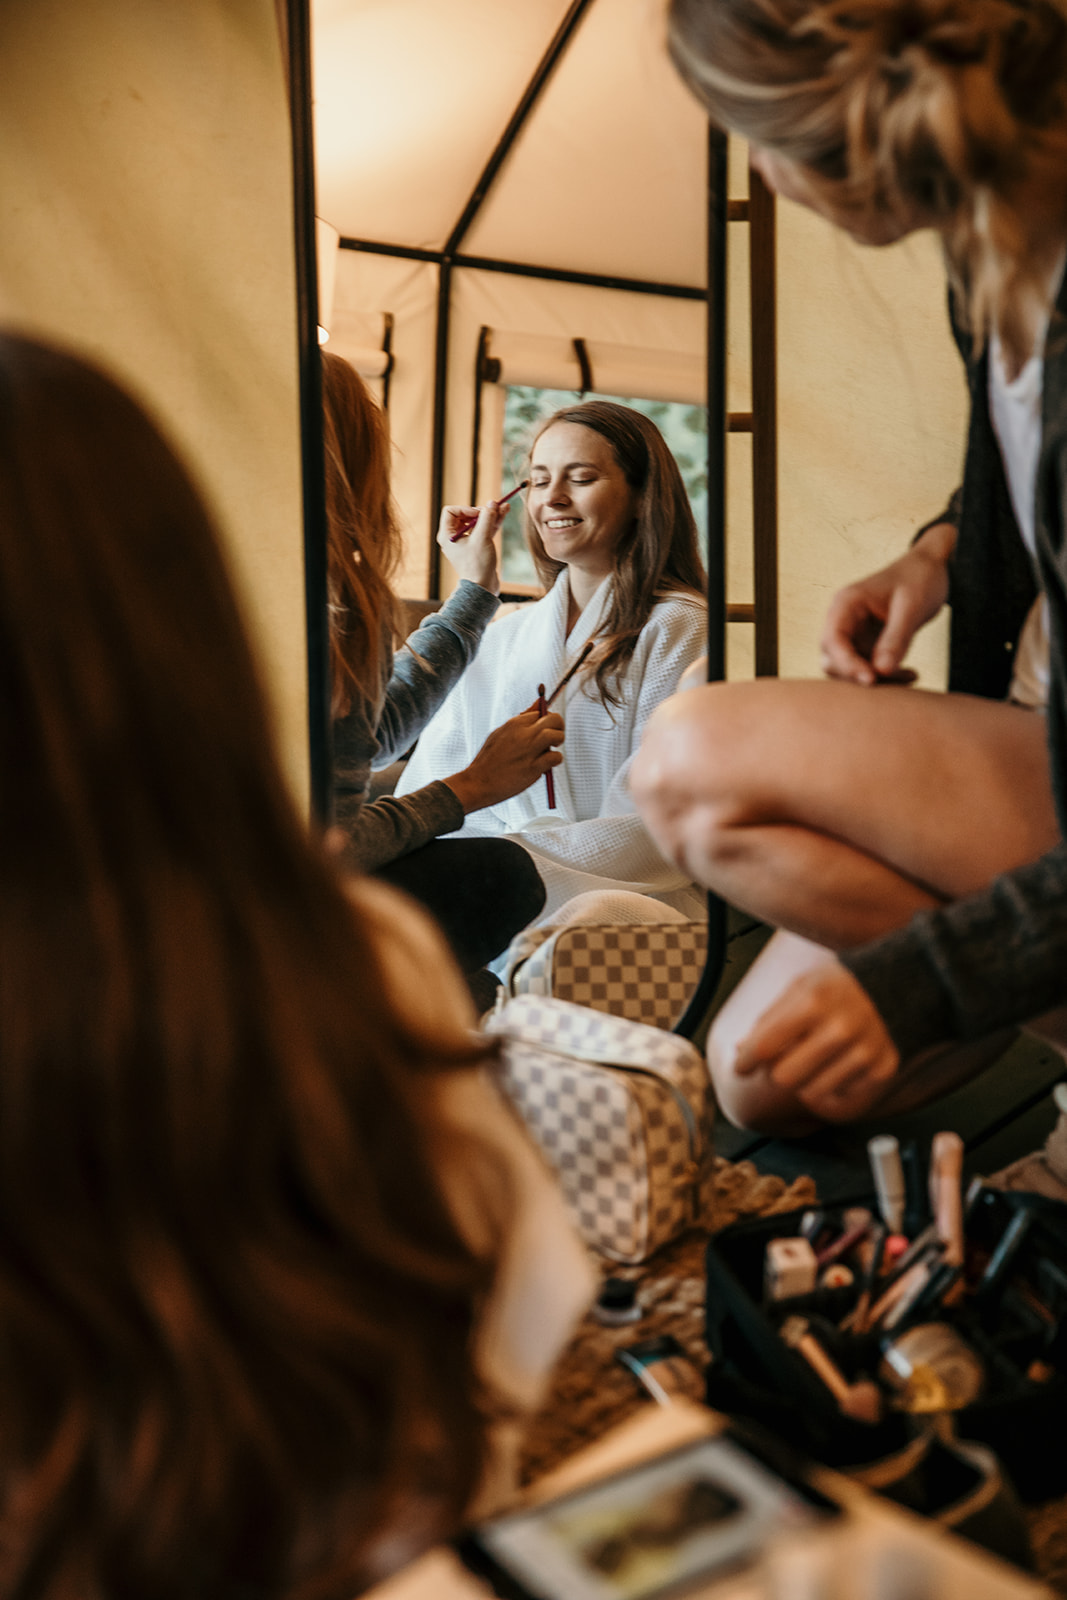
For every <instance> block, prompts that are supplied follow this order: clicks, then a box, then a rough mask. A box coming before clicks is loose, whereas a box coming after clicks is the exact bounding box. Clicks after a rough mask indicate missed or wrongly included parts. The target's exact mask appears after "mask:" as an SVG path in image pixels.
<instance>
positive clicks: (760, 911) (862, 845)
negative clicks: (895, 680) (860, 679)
mask: <svg viewBox="0 0 1067 1600" xmlns="http://www.w3.org/2000/svg"><path fill="white" fill-rule="evenodd" d="M632 790H633V794H634V798H635V800H636V801H637V805H638V809H639V810H640V811H641V814H642V816H643V817H644V819H645V822H646V823H647V825H648V827H649V830H650V832H651V833H652V835H653V837H654V838H655V839H656V841H657V843H658V844H659V846H660V848H661V849H662V850H663V851H664V852H665V854H666V855H667V856H668V857H669V858H670V859H672V860H673V861H675V862H677V864H678V865H679V866H680V867H681V868H682V869H683V870H684V871H686V872H687V873H688V874H689V875H690V876H691V877H692V878H694V879H695V881H697V882H698V883H702V884H704V885H706V886H707V887H709V888H712V889H714V890H716V891H717V892H718V893H719V894H721V895H722V896H723V897H724V898H725V899H727V900H728V901H730V902H731V903H732V904H733V905H736V906H739V907H741V908H743V909H744V910H746V911H749V912H751V913H752V914H753V915H755V916H758V917H761V918H762V919H763V920H764V921H766V922H770V923H773V924H774V925H776V926H778V927H784V928H788V929H790V930H792V931H793V932H795V933H798V934H801V935H803V936H804V937H806V938H808V939H812V940H814V941H816V942H818V943H820V944H824V945H827V946H829V947H830V948H832V949H841V948H847V947H848V946H850V945H856V944H862V943H865V942H866V941H867V940H869V939H872V938H877V937H878V936H879V935H881V934H883V933H886V932H888V931H890V930H891V929H893V928H895V927H899V926H901V925H902V924H903V923H905V922H907V921H908V920H909V919H910V917H911V916H912V915H913V913H914V912H916V911H918V910H923V909H926V908H928V907H930V906H933V905H936V904H939V903H942V902H944V901H946V900H950V899H956V898H959V897H960V896H963V895H966V894H969V893H971V892H973V891H975V890H977V889H980V888H982V887H983V886H984V885H985V884H986V883H988V882H989V881H990V880H991V879H992V878H993V877H995V876H996V875H997V873H999V872H1003V871H1006V870H1009V869H1010V868H1012V867H1015V866H1019V865H1021V864H1022V863H1024V862H1026V861H1030V860H1033V859H1034V858H1036V857H1037V856H1039V855H1041V854H1042V853H1043V852H1044V851H1045V850H1047V849H1050V848H1051V846H1052V845H1053V844H1054V843H1056V841H1057V839H1058V838H1059V830H1058V827H1057V823H1056V816H1055V811H1054V807H1053V802H1052V792H1051V785H1050V782H1049V775H1048V757H1047V752H1046V748H1045V728H1044V720H1043V718H1041V717H1040V716H1038V715H1037V714H1035V713H1034V712H1032V711H1027V710H1024V709H1022V708H1020V707H1018V706H1011V705H1007V704H1003V703H1001V702H996V701H989V700H982V699H978V698H976V697H972V696H969V695H941V694H931V693H926V692H924V691H923V690H919V689H904V688H900V687H898V686H896V685H889V684H887V685H881V686H879V687H878V688H875V689H866V688H860V687H859V686H857V685H855V684H848V683H838V682H818V681H797V682H791V681H786V680H771V679H759V680H757V681H756V682H753V683H736V684H708V685H705V686H704V687H702V688H699V689H693V690H691V691H689V692H688V693H686V694H684V695H678V696H675V697H674V698H672V699H671V700H669V701H666V702H665V703H664V704H663V705H662V706H660V708H659V709H658V710H657V711H656V713H655V714H654V716H653V717H652V719H651V720H650V722H649V725H648V728H647V730H646V733H645V738H644V741H643V744H642V747H641V750H640V752H639V753H638V756H637V758H636V761H635V764H634V768H633V773H632Z"/></svg>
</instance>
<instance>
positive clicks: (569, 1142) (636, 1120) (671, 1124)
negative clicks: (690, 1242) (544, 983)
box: [485, 995, 713, 1262]
mask: <svg viewBox="0 0 1067 1600" xmlns="http://www.w3.org/2000/svg"><path fill="white" fill-rule="evenodd" d="M485 1028H486V1031H487V1032H489V1033H492V1034H497V1035H499V1036H500V1037H501V1039H502V1041H503V1043H502V1051H501V1067H500V1074H501V1086H502V1088H503V1090H504V1092H505V1093H506V1094H507V1095H508V1097H509V1098H510V1099H511V1100H512V1102H513V1103H514V1105H515V1106H516V1107H517V1109H518V1111H519V1113H520V1114H521V1116H522V1117H523V1120H524V1121H525V1123H526V1125H527V1127H528V1128H529V1130H530V1133H531V1134H532V1135H533V1137H534V1139H535V1140H536V1141H537V1143H538V1144H539V1145H540V1147H541V1149H542V1151H543V1152H544V1155H545V1157H546V1159H547V1160H548V1162H549V1164H550V1165H551V1166H552V1167H553V1168H554V1169H555V1171H556V1174H557V1176H558V1177H559V1182H560V1187H561V1189H562V1192H563V1198H564V1200H565V1201H566V1203H567V1205H568V1207H569V1209H570V1212H571V1215H572V1217H573V1219H574V1222H575V1224H576V1226H577V1228H578V1231H579V1232H580V1233H581V1235H582V1237H583V1238H584V1239H585V1242H586V1243H587V1244H588V1245H589V1246H590V1247H591V1248H592V1249H593V1250H596V1251H598V1252H599V1254H601V1255H604V1256H609V1257H611V1259H612V1260H614V1261H626V1262H636V1261H643V1260H645V1258H646V1257H647V1256H650V1255H651V1254H652V1252H653V1251H654V1250H658V1249H659V1247H660V1246H661V1245H663V1244H666V1243H667V1242H668V1241H669V1240H670V1239H673V1238H674V1237H675V1236H676V1235H677V1234H679V1233H681V1232H682V1231H683V1230H684V1229H685V1228H687V1227H688V1226H689V1225H690V1224H691V1223H693V1222H695V1221H696V1220H697V1219H698V1213H699V1205H700V1180H701V1177H702V1175H703V1172H704V1169H705V1166H706V1165H707V1163H708V1162H709V1161H710V1160H711V1159H712V1145H711V1128H712V1118H713V1102H712V1097H711V1085H710V1081H709V1078H708V1069H707V1067H706V1065H705V1063H704V1058H703V1057H702V1056H701V1054H700V1052H699V1051H698V1050H696V1049H695V1048H694V1046H693V1045H692V1044H690V1042H689V1041H688V1039H682V1038H680V1037H679V1036H678V1035H677V1034H673V1033H664V1032H662V1031H661V1030H660V1029H659V1028H649V1027H646V1026H645V1025H643V1024H642V1023H639V1022H629V1021H627V1020H626V1018H624V1017H612V1016H604V1015H603V1014H602V1013H601V1012H598V1011H592V1010H589V1009H588V1008H587V1007H585V1006H576V1005H571V1004H569V1003H568V1002H567V1001H564V1000H554V999H552V998H549V997H541V996H538V995H519V996H517V997H516V998H515V999H513V1000H508V1001H506V1002H504V1003H503V1004H502V1005H500V1006H499V1007H498V1009H497V1010H496V1011H495V1012H493V1013H492V1015H491V1016H490V1017H489V1018H488V1019H487V1021H486V1023H485Z"/></svg>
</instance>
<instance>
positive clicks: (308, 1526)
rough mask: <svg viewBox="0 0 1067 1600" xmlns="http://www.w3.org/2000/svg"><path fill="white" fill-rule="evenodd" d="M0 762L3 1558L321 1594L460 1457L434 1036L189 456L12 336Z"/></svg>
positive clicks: (4, 456)
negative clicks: (390, 957) (300, 790)
mask: <svg viewBox="0 0 1067 1600" xmlns="http://www.w3.org/2000/svg"><path fill="white" fill-rule="evenodd" d="M0 775H2V776H0V1029H2V1034H3V1071H2V1073H0V1418H2V1422H0V1591H2V1592H3V1594H4V1595H5V1596H8V1597H15V1596H17V1597H30V1596H34V1597H42V1600H88V1597H93V1596H100V1597H105V1600H122V1597H130V1600H132V1597H135V1596H136V1597H137V1600H147V1597H151V1600H165V1597H174V1600H193V1597H196V1600H210V1597H215V1596H223V1595H236V1594H239V1593H241V1594H250V1595H253V1594H259V1595H270V1594H281V1593H284V1594H286V1595H287V1596H307V1597H310V1596H316V1597H318V1596H323V1597H326V1596H329V1597H333V1596H336V1597H338V1600H340V1597H341V1596H346V1597H347V1596H349V1595H351V1594H352V1593H354V1592H355V1590H356V1589H357V1588H359V1587H360V1585H361V1584H363V1583H365V1582H366V1581H367V1576H368V1563H369V1560H370V1557H369V1552H370V1551H371V1550H372V1547H373V1545H374V1543H375V1540H376V1538H377V1537H380V1536H381V1534H382V1532H383V1530H384V1531H388V1530H389V1529H390V1527H393V1528H395V1526H396V1523H397V1520H398V1515H399V1513H400V1512H402V1511H404V1510H405V1508H407V1509H408V1510H409V1512H410V1519H409V1520H413V1521H415V1522H418V1521H419V1519H420V1518H421V1519H422V1526H421V1529H420V1531H421V1532H423V1533H424V1534H425V1537H426V1538H427V1539H430V1538H432V1537H433V1536H434V1534H435V1533H436V1532H437V1531H438V1530H439V1528H440V1527H441V1526H448V1525H449V1524H450V1523H451V1522H452V1521H453V1520H454V1519H455V1517H456V1516H457V1515H458V1513H459V1511H460V1510H461V1508H462V1507H463V1505H464V1504H465V1503H466V1501H467V1499H468V1497H469V1495H470V1493H471V1489H472V1486H473V1485H474V1484H475V1482H476V1480H477V1478H478V1476H479V1474H480V1471H481V1466H482V1457H483V1447H484V1429H483V1425H482V1419H481V1418H480V1417H479V1415H478V1412H477V1410H476V1407H475V1401H474V1398H473V1397H474V1395H475V1393H476V1383H475V1377H474V1374H473V1372H472V1368H471V1342H472V1338H471V1336H472V1327H473V1324H474V1316H475V1312H476V1310H477V1307H478V1305H479V1303H480V1300H481V1298H482V1297H483V1296H484V1293H485V1291H486V1289H487V1287H488V1283H489V1279H490V1276H491V1272H492V1268H491V1265H489V1264H487V1263H486V1262H485V1261H483V1260H482V1259H479V1258H477V1257H476V1256H475V1255H474V1254H473V1253H472V1251H471V1250H470V1249H469V1248H468V1247H467V1245H466V1244H465V1243H464V1241H463V1239H462V1238H461V1237H460V1235H459V1233H458V1232H457V1229H456V1226H455V1225H454V1223H453V1221H452V1218H451V1215H450V1213H449V1210H448V1208H447V1206H446V1204H445V1201H444V1199H443V1196H442V1193H441V1189H440V1186H439V1183H438V1179H437V1177H436V1158H437V1155H438V1151H437V1149H436V1144H435V1139H436V1137H437V1136H436V1135H435V1132H434V1129H433V1125H432V1122H431V1121H430V1119H429V1117H428V1116H427V1114H426V1112H425V1110H424V1109H421V1108H422V1107H424V1106H425V1104H426V1101H427V1099H428V1098H429V1090H430V1086H429V1084H428V1083H427V1077H428V1075H431V1074H435V1073H438V1072H439V1070H440V1069H441V1068H443V1067H448V1066H454V1065H458V1064H460V1063H459V1061H458V1059H455V1058H456V1057H458V1056H459V1055H460V1054H461V1053H462V1051H461V1049H460V1048H459V1047H456V1048H455V1049H454V1050H453V1057H454V1059H453V1060H451V1061H446V1060H442V1059H441V1051H439V1050H437V1049H435V1048H432V1047H431V1046H429V1045H428V1044H427V1042H426V1040H425V1039H423V1038H421V1037H419V1036H418V1035H417V1034H416V1033H414V1032H413V1031H412V1030H411V1029H410V1028H408V1027H407V1026H406V1025H405V1022H404V1019H403V1018H402V1017H401V1016H398V1015H397V1014H396V1011H395V1009H394V1007H393V1006H392V1004H391V1003H390V1001H389V1000H388V998H387V994H388V985H387V982H386V981H385V978H384V976H383V972H382V969H381V966H380V957H379V947H378V942H377V941H376V940H375V939H374V937H373V936H372V930H371V929H370V928H369V927H368V925H367V923H366V920H365V918H362V917H361V916H360V915H358V914H357V913H356V912H354V911H353V910H352V908H351V907H350V905H349V903H348V902H347V900H346V898H345V897H344V895H343V894H342V892H341V889H340V887H339V885H338V882H337V881H336V880H335V878H334V876H333V874H332V872H331V871H330V870H329V868H328V867H327V865H326V864H325V863H324V862H323V861H322V860H320V859H319V857H318V855H317V854H316V853H315V852H313V851H312V850H311V848H310V847H309V846H308V845H307V843H306V842H305V840H304V837H303V835H302V832H301V829H300V826H299V824H298V822H297V819H296V817H295V815H294V813H293V810H292V808H291V806H290V804H289V802H288V800H287V797H286V795H285V793H284V791H283V787H282V784H281V782H280V779H279V778H278V776H277V773H276V771H275V767H274V764H273V760H272V755H271V734H270V730H269V727H268V723H267V718H266V716H265V712H264V707H263V703H262V700H261V697H260V694H259V692H258V690H257V687H256V683H255V680H254V674H253V670H252V665H251V661H250V658H249V654H248V650H247V647H246V645H245V642H244V638H243V635H242V631H241V628H240V625H239V622H238V617H237V614H236V611H235V607H234V603H233V599H232V596H231V591H230V587H229V584H228V582H227V579H226V575H225V573H224V570H223V566H222V563H221V561H220V558H219V555H218V553H217V550H216V547H215V543H214V539H213V536H212V532H211V529H210V527H209V526H208V523H207V520H206V518H205V514H204V511H203V509H202V506H201V503H200V501H199V499H198V497H197V495H196V493H195V491H194V490H193V489H192V487H191V485H190V483H189V481H188V479H187V478H186V476H185V474H184V472H183V471H182V470H181V468H180V467H179V466H178V464H177V462H176V461H175V459H174V457H173V455H172V454H171V453H170V451H169V450H168V448H167V447H166V445H165V444H164V443H163V442H162V441H161V439H160V438H159V436H158V434H157V433H156V431H155V429H154V428H153V427H152V426H151V425H150V424H149V423H148V422H147V420H146V419H145V417H144V416H143V414H142V413H141V412H140V411H139V410H138V408H137V407H136V406H135V405H134V404H133V403H132V402H131V401H130V400H129V399H128V398H126V397H125V396H124V395H123V394H122V393H121V392H119V391H118V390H117V389H116V388H115V387H114V385H112V384H111V383H110V382H109V381H108V380H106V379H105V378H103V377H102V376H100V375H99V374H97V373H95V372H94V371H92V370H90V369H88V368H86V367H85V366H83V365H82V364H81V363H79V362H76V361H74V360H73V359H71V358H68V357H66V356H63V355H60V354H57V353H55V352H53V351H49V350H46V349H44V348H41V347H39V346H36V345H34V344H31V343H29V342H26V341H23V340H20V339H13V338H3V339H0ZM411 1508H414V1509H413V1510H412V1509H411Z"/></svg>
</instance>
